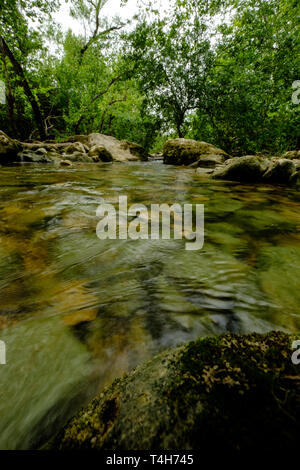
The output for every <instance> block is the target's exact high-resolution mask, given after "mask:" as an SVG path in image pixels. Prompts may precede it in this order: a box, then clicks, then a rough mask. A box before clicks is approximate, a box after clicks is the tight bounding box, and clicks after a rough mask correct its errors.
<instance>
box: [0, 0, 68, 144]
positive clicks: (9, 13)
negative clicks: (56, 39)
mask: <svg viewBox="0 0 300 470" xmlns="http://www.w3.org/2000/svg"><path fill="white" fill-rule="evenodd" d="M58 5H59V3H58V1H57V0H55V1H49V0H33V1H27V0H19V1H18V0H2V5H1V9H0V47H1V58H2V61H3V64H4V68H7V63H6V60H8V61H9V62H10V64H11V66H12V68H13V70H14V73H15V74H16V76H17V77H18V78H19V80H20V85H21V86H22V88H23V90H24V92H25V95H26V96H27V98H28V100H29V103H30V105H31V107H32V112H33V115H34V118H35V121H36V125H37V127H38V129H39V133H40V136H41V138H43V137H45V126H44V121H43V117H42V112H41V109H40V105H39V102H38V99H37V97H36V95H35V93H34V92H33V90H32V86H31V85H30V83H29V80H28V78H27V70H26V65H27V64H26V62H27V61H26V59H27V58H28V56H29V54H30V53H31V52H32V51H33V50H34V49H38V48H39V47H40V36H39V34H38V33H37V32H36V31H35V30H34V29H33V28H31V27H30V26H29V22H30V21H31V22H35V21H39V22H40V23H42V22H43V21H44V20H45V17H47V18H48V17H49V14H50V13H51V12H53V11H54V10H55V9H56V8H57V7H58ZM5 78H6V81H7V88H8V90H10V100H9V103H10V108H9V113H10V118H11V119H13V116H14V113H13V99H12V92H11V89H12V86H11V82H9V83H8V81H11V79H10V75H9V74H8V73H6V75H5ZM12 127H15V123H14V122H13V123H12Z"/></svg>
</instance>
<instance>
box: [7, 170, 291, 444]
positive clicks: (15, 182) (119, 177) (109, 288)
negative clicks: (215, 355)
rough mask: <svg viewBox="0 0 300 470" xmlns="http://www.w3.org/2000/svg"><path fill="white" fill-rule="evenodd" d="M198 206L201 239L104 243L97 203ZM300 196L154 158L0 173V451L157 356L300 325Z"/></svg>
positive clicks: (39, 435)
mask: <svg viewBox="0 0 300 470" xmlns="http://www.w3.org/2000/svg"><path fill="white" fill-rule="evenodd" d="M119 195H126V196H128V203H129V204H130V205H131V204H133V203H143V204H145V205H146V206H150V205H151V204H154V203H159V204H161V203H168V204H173V203H176V202H177V203H180V204H184V203H193V204H196V203H199V204H200V203H201V204H204V205H205V243H204V247H203V249H202V250H200V251H186V250H185V241H184V240H182V241H181V240H138V241H134V240H105V241H100V240H99V239H98V238H97V236H96V226H97V223H98V221H99V219H98V218H97V217H96V209H97V207H98V205H99V204H100V202H101V201H102V200H103V199H104V200H105V201H106V202H109V203H113V204H117V202H118V197H119ZM299 200H300V197H299V194H298V193H297V192H296V191H294V190H291V189H288V188H284V187H273V186H255V185H251V186H250V185H241V184H239V183H232V182H226V183H224V182H217V181H213V180H209V179H206V178H203V177H201V176H200V175H197V173H196V172H195V170H189V169H182V168H177V167H171V166H164V165H162V164H159V163H127V164H100V165H99V164H97V165H81V166H78V167H76V168H75V167H74V168H59V169H55V168H53V167H50V166H43V167H41V166H34V165H24V166H20V167H10V168H0V221H1V225H0V339H2V340H4V341H5V342H6V347H7V365H5V366H0V374H1V387H0V414H1V422H0V448H9V449H13V448H28V447H31V446H36V445H39V444H41V443H42V442H43V441H44V440H45V439H46V438H47V436H48V434H47V431H46V430H48V433H52V432H53V430H54V429H57V428H58V427H59V426H60V425H61V423H62V422H64V421H65V420H66V419H67V417H68V416H70V415H71V414H72V413H74V411H75V410H76V409H77V408H78V407H79V406H81V405H82V404H84V403H85V402H86V401H87V400H88V399H89V398H90V397H91V396H92V395H93V394H95V393H96V391H97V390H98V389H99V388H101V387H103V386H104V385H105V384H107V383H108V382H110V381H111V380H112V379H113V378H115V377H116V376H119V375H120V374H121V373H122V372H124V371H127V370H130V369H131V368H132V367H134V366H136V365H137V364H138V363H140V362H141V361H144V360H147V359H149V358H151V357H152V356H153V355H154V354H155V353H157V352H158V351H160V350H162V349H164V348H168V347H173V346H175V345H177V344H180V343H182V342H185V341H188V340H190V339H194V338H196V337H198V336H204V335H214V334H220V333H223V332H227V331H230V332H235V333H244V332H252V331H257V332H265V331H269V330H271V329H283V330H286V331H297V330H298V331H299V327H300V289H299V277H300V276H299V274H300V210H299V208H300V204H299V202H300V201H299Z"/></svg>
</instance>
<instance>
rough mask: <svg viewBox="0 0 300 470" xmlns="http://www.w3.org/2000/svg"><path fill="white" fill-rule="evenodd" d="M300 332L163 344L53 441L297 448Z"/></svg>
mask: <svg viewBox="0 0 300 470" xmlns="http://www.w3.org/2000/svg"><path fill="white" fill-rule="evenodd" d="M296 338H297V337H296V336H290V335H287V334H285V333H283V332H279V331H277V332H271V333H268V334H264V335H261V334H256V333H252V334H248V335H233V334H226V335H221V336H214V337H210V338H205V339H202V338H201V339H198V340H196V341H194V342H189V343H187V344H186V345H184V346H181V347H178V348H176V349H173V350H168V351H166V352H163V353H161V354H160V355H158V356H156V357H155V358H154V359H152V360H151V361H149V362H147V363H144V364H143V365H141V366H139V367H138V368H137V369H135V370H134V371H132V372H131V373H129V374H128V375H125V376H123V377H122V378H120V379H117V380H115V381H114V382H113V384H112V385H111V386H109V387H107V388H105V389H104V390H103V391H102V392H101V393H100V394H99V395H98V396H96V398H95V399H94V400H93V401H92V402H91V403H90V404H89V405H88V406H87V407H86V408H83V409H82V410H81V411H80V412H79V413H78V414H77V415H76V416H75V417H74V418H73V419H72V420H71V421H70V422H69V423H68V424H67V425H66V427H65V428H64V429H63V430H62V431H61V432H60V433H58V435H57V436H56V437H55V438H54V439H53V440H52V442H51V443H49V445H48V448H51V449H63V450H67V449H68V450H69V449H72V450H74V449H76V450H88V449H95V450H113V449H118V450H123V451H125V450H131V451H133V450H160V449H164V450H165V449H168V450H180V449H184V450H195V451H198V452H203V453H206V452H208V451H212V450H213V449H215V448H216V446H217V448H218V452H222V451H226V452H228V451H238V452H240V451H243V450H244V451H250V450H254V449H255V451H257V450H258V449H261V450H263V451H264V452H268V451H273V450H274V449H284V450H297V449H298V445H299V424H298V423H299V419H300V401H299V393H300V382H299V370H298V366H296V365H294V364H293V362H292V360H291V356H292V353H293V350H292V342H293V340H294V339H296ZM291 417H292V418H291Z"/></svg>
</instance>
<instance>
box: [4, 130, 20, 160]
mask: <svg viewBox="0 0 300 470" xmlns="http://www.w3.org/2000/svg"><path fill="white" fill-rule="evenodd" d="M20 150H21V146H20V144H19V142H17V141H16V140H14V139H11V138H10V137H8V135H6V134H5V133H4V132H2V131H0V164H1V163H11V162H14V161H16V160H17V154H18V152H19V151H20Z"/></svg>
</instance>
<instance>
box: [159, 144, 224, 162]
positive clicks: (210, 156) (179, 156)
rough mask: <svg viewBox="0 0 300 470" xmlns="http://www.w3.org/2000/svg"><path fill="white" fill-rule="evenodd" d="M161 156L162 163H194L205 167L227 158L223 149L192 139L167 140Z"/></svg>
mask: <svg viewBox="0 0 300 470" xmlns="http://www.w3.org/2000/svg"><path fill="white" fill-rule="evenodd" d="M163 156H164V163H166V164H169V165H191V164H195V165H197V166H205V167H214V166H215V165H216V164H221V163H223V162H224V161H225V160H226V159H227V158H229V156H228V155H227V154H226V153H225V152H224V151H223V150H221V149H219V148H217V147H214V146H213V145H212V144H207V143H206V142H198V141H196V140H192V139H173V140H168V141H167V142H166V143H165V146H164V152H163ZM197 162H198V164H197Z"/></svg>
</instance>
